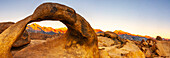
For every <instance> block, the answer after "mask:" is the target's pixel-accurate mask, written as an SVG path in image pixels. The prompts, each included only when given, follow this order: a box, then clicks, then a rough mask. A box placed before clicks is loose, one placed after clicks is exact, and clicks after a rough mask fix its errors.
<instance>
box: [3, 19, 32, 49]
mask: <svg viewBox="0 0 170 58" xmlns="http://www.w3.org/2000/svg"><path fill="white" fill-rule="evenodd" d="M13 24H15V23H14V22H2V23H0V33H2V32H3V31H4V30H5V29H7V28H8V27H9V26H11V25H13ZM28 43H30V38H29V35H28V32H27V31H26V30H25V31H24V33H23V34H22V36H21V37H20V38H18V39H17V40H16V41H15V43H14V44H13V45H12V47H20V46H23V45H26V44H28Z"/></svg>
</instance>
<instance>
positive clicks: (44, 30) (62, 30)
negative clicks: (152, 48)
mask: <svg viewBox="0 0 170 58" xmlns="http://www.w3.org/2000/svg"><path fill="white" fill-rule="evenodd" d="M26 30H27V31H28V32H34V33H43V34H50V35H53V34H63V33H65V32H66V31H67V28H66V27H63V28H57V29H54V28H52V27H44V26H43V27H42V26H40V25H38V24H36V23H34V24H31V25H28V26H27V27H26ZM94 31H95V32H96V33H103V32H104V31H102V30H100V29H94ZM114 33H116V34H118V35H119V36H120V37H121V38H123V39H129V40H136V41H142V39H144V40H147V39H155V38H153V37H150V36H142V35H136V34H131V33H128V32H124V31H122V30H115V31H114ZM163 40H168V41H170V39H165V38H163Z"/></svg>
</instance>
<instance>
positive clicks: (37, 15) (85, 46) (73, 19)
mask: <svg viewBox="0 0 170 58" xmlns="http://www.w3.org/2000/svg"><path fill="white" fill-rule="evenodd" d="M42 20H58V21H61V22H62V23H64V24H65V25H66V26H67V28H68V30H67V32H66V33H65V34H64V35H62V36H61V37H59V38H56V39H54V40H49V41H47V42H45V43H42V44H38V45H34V46H29V47H26V48H24V49H22V50H21V51H19V52H17V53H16V54H15V55H14V58H45V57H49V58H56V57H58V58H60V57H68V58H71V57H82V58H84V57H87V58H99V53H98V43H97V36H96V34H95V32H94V30H93V29H92V27H91V26H90V24H89V23H88V22H87V21H86V20H85V19H84V18H83V17H81V16H80V15H79V14H77V13H76V12H75V11H74V10H73V9H72V8H70V7H67V6H65V5H61V4H58V3H43V4H41V5H40V6H38V7H37V8H36V10H35V11H34V13H33V14H32V15H30V16H28V17H27V18H25V19H23V20H21V21H19V22H17V23H15V24H14V25H12V26H10V27H9V28H8V29H6V30H5V31H4V32H2V33H1V34H0V58H11V57H12V55H11V53H10V49H11V47H12V44H13V43H14V42H15V41H16V39H17V38H19V37H20V36H21V34H22V33H23V31H24V30H25V27H26V25H27V24H28V23H30V22H35V21H42ZM30 55H31V56H30Z"/></svg>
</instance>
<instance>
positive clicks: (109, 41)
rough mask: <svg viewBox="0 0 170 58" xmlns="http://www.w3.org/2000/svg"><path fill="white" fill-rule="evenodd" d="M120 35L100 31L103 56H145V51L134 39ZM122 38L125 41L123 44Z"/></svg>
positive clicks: (99, 38) (133, 57) (127, 57)
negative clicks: (120, 36)
mask: <svg viewBox="0 0 170 58" xmlns="http://www.w3.org/2000/svg"><path fill="white" fill-rule="evenodd" d="M103 35H105V36H103ZM118 37H119V36H117V34H115V33H112V32H108V33H107V32H105V33H100V34H99V33H98V46H99V54H100V57H101V58H145V55H144V53H143V52H142V51H141V50H140V49H139V47H138V46H137V45H135V43H134V42H133V41H130V40H127V39H121V38H118ZM115 39H116V40H115ZM122 40H123V41H124V43H122V44H121V42H122ZM116 42H119V44H116Z"/></svg>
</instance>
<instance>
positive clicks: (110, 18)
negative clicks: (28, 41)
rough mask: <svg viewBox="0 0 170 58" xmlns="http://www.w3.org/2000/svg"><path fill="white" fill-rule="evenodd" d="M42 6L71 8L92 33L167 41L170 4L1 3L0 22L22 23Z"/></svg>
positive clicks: (116, 0)
mask: <svg viewBox="0 0 170 58" xmlns="http://www.w3.org/2000/svg"><path fill="white" fill-rule="evenodd" d="M44 2H54V3H60V4H64V5H67V6H69V7H72V8H73V9H75V11H76V12H77V13H79V14H80V15H81V16H83V17H84V18H85V19H86V20H87V21H88V22H89V23H90V25H91V26H92V27H93V28H94V29H101V30H104V31H114V30H123V31H126V32H130V33H132V34H139V35H148V36H151V37H156V36H161V37H163V38H169V39H170V1H169V0H107V1H106V0H83V1H82V0H72V1H70V0H69V1H68V0H44V1H40V0H24V1H23V0H1V1H0V8H1V10H0V22H7V21H12V22H17V21H19V20H21V19H24V18H25V17H27V16H29V15H31V14H32V13H33V11H34V10H35V8H36V7H37V6H38V5H40V4H42V3H44ZM36 23H37V22H36ZM37 24H40V25H41V26H47V27H53V28H59V27H65V25H63V24H62V23H61V22H58V21H54V22H52V21H43V22H38V23H37Z"/></svg>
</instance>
